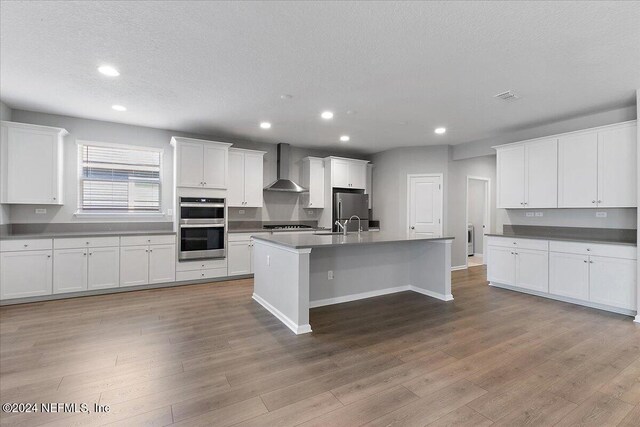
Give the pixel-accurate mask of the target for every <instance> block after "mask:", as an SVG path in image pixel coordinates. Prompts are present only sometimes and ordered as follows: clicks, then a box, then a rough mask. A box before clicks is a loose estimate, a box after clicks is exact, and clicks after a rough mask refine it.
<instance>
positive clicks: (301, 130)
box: [0, 1, 640, 152]
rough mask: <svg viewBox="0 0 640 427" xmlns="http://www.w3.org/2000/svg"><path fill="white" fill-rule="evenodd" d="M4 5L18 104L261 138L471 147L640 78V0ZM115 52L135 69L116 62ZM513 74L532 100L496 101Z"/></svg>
mask: <svg viewBox="0 0 640 427" xmlns="http://www.w3.org/2000/svg"><path fill="white" fill-rule="evenodd" d="M0 7H1V9H0V12H1V18H0V19H1V21H0V26H1V29H0V36H1V39H0V40H1V46H0V59H1V65H0V77H1V80H0V81H1V84H0V91H1V92H0V97H1V98H2V100H3V101H4V102H6V103H7V104H8V105H9V106H10V107H12V108H19V109H27V110H35V111H45V112H51V113H57V114H65V115H72V116H79V117H86V118H92V119H100V120H108V121H116V122H122V123H129V124H136V125H143V126H152V127H157V128H164V129H174V130H182V131H186V132H195V133H202V134H211V135H219V136H227V137H236V138H238V137H239V138H244V139H248V140H254V141H264V142H288V143H291V144H293V145H298V146H313V147H324V148H328V147H338V146H340V147H341V148H350V149H353V150H357V151H362V152H376V151H380V150H384V149H388V148H392V147H398V146H416V145H427V144H443V143H444V144H459V143H463V142H469V141H474V140H479V139H486V138H490V137H492V136H494V135H498V134H500V133H503V132H506V131H513V130H519V129H523V128H526V127H529V126H534V125H539V124H543V123H547V122H552V121H557V120H560V119H566V118H568V117H572V116H576V115H581V114H587V113H592V112H595V111H601V110H605V109H610V108H616V107H622V106H628V105H632V104H633V103H634V99H635V89H636V88H640V25H639V24H638V23H639V22H640V2H637V1H636V2H575V3H574V2H489V3H487V2H373V3H372V2H362V3H361V2H313V1H312V2H295V3H294V2H229V3H226V2H143V1H124V2H113V1H109V2H107V1H93V2H63V1H57V2H52V1H44V2H37V1H25V2H17V1H2V3H1V6H0ZM104 63H107V64H113V65H115V66H116V67H117V68H118V69H119V70H120V72H121V76H120V77H118V78H115V79H110V78H107V77H104V76H102V75H100V74H98V73H97V72H96V68H97V66H99V65H101V64H104ZM508 89H511V90H513V91H515V92H516V93H517V94H519V95H520V96H521V97H522V98H521V99H520V100H518V101H516V102H512V103H509V102H501V101H498V100H496V99H494V98H493V95H495V94H497V93H499V92H502V91H505V90H508ZM281 94H291V95H292V96H293V98H292V99H290V100H282V99H280V95H281ZM112 104H122V105H125V106H126V107H127V108H128V111H127V112H125V113H118V112H115V111H113V110H111V105H112ZM325 109H329V110H332V111H334V112H335V119H334V120H333V121H331V122H325V121H322V120H321V119H320V118H319V114H320V112H321V111H323V110H325ZM348 110H353V111H355V114H347V111H348ZM262 120H268V121H271V122H272V123H273V127H272V128H271V129H270V130H268V131H265V130H262V129H260V128H259V127H258V123H259V122H260V121H262ZM436 126H446V127H447V128H448V132H447V133H446V135H444V136H438V135H435V134H434V133H433V129H434V127H436ZM341 134H348V135H350V136H351V141H350V142H349V143H347V144H345V143H340V142H338V137H339V136H340V135H341Z"/></svg>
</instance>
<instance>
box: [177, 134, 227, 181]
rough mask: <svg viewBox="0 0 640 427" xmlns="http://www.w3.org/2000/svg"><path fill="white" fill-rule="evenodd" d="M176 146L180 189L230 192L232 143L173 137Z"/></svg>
mask: <svg viewBox="0 0 640 427" xmlns="http://www.w3.org/2000/svg"><path fill="white" fill-rule="evenodd" d="M171 145H173V146H175V147H176V154H175V156H176V160H175V167H176V177H177V183H176V186H177V187H197V188H216V189H226V188H227V180H228V170H229V168H228V164H229V147H230V146H231V144H227V143H224V142H215V141H204V140H200V139H192V138H181V137H175V136H174V137H173V138H171Z"/></svg>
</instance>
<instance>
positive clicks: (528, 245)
mask: <svg viewBox="0 0 640 427" xmlns="http://www.w3.org/2000/svg"><path fill="white" fill-rule="evenodd" d="M487 245H488V246H500V247H503V248H520V249H533V250H538V251H546V250H548V249H549V241H548V240H536V239H517V238H509V237H495V236H489V240H488V241H487Z"/></svg>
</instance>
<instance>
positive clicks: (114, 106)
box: [111, 104, 127, 111]
mask: <svg viewBox="0 0 640 427" xmlns="http://www.w3.org/2000/svg"><path fill="white" fill-rule="evenodd" d="M111 108H113V109H114V110H116V111H127V107H125V106H124V105H117V104H116V105H112V106H111Z"/></svg>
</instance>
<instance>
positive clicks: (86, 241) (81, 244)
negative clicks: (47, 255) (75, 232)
mask: <svg viewBox="0 0 640 427" xmlns="http://www.w3.org/2000/svg"><path fill="white" fill-rule="evenodd" d="M109 246H120V238H119V237H118V236H110V237H73V238H64V239H53V248H54V249H72V248H106V247H109Z"/></svg>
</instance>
